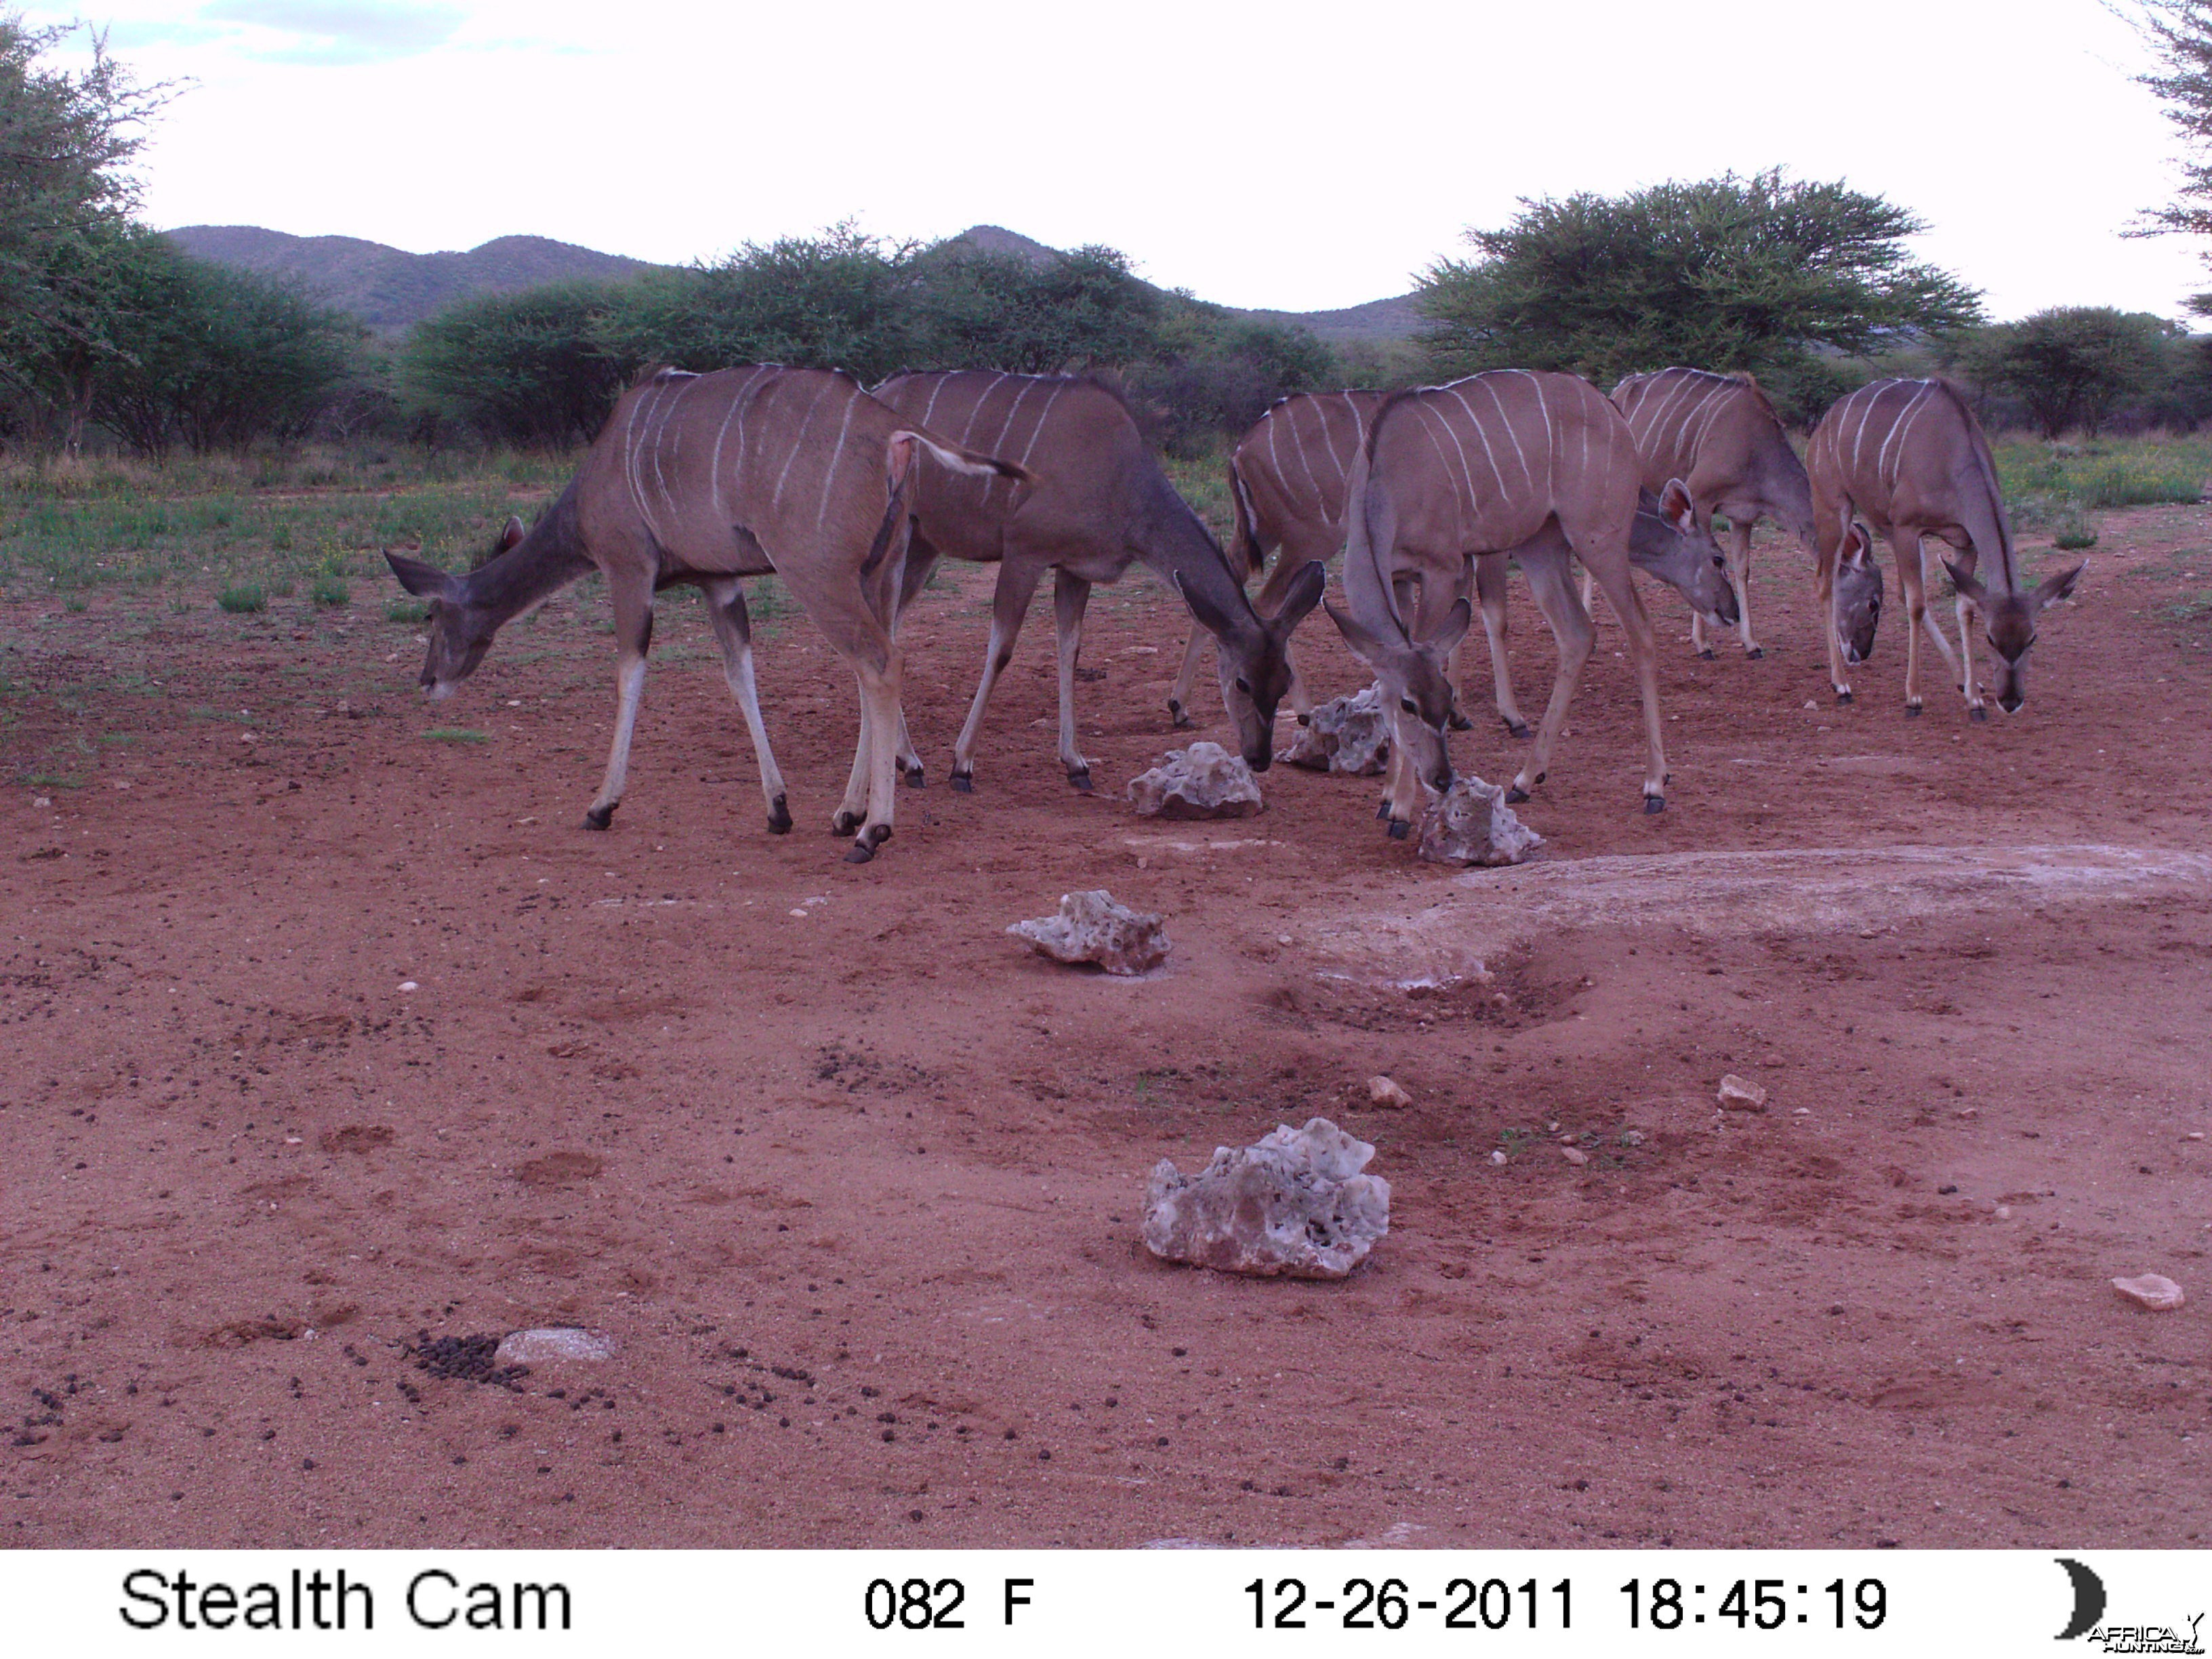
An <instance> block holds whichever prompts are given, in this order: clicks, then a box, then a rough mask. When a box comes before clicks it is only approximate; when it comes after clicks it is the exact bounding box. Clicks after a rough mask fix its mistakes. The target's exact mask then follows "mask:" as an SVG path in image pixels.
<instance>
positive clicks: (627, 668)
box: [584, 576, 653, 829]
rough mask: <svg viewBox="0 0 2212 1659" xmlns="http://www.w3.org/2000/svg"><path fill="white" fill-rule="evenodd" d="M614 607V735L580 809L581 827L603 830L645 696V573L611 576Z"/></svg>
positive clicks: (648, 638) (648, 628) (648, 595)
mask: <svg viewBox="0 0 2212 1659" xmlns="http://www.w3.org/2000/svg"><path fill="white" fill-rule="evenodd" d="M607 586H608V597H609V598H610V599H612V600H613V601H614V610H615V735H614V741H613V743H612V744H610V745H609V747H608V750H607V774H606V776H605V778H604V779H603V780H601V781H600V784H599V794H598V795H597V796H596V797H595V798H594V799H593V800H592V804H591V805H590V806H588V807H586V809H585V811H584V828H586V829H605V828H606V827H607V826H608V825H609V824H611V823H613V822H614V817H615V808H616V807H617V806H619V805H621V804H622V797H623V785H624V783H625V782H627V781H628V780H629V744H630V738H631V737H632V735H633V734H634V733H635V732H636V730H637V705H638V702H639V699H641V697H642V696H644V695H645V656H646V653H647V651H649V650H651V649H652V648H653V582H652V579H651V578H650V577H649V576H648V577H640V578H636V579H632V578H630V577H629V576H623V577H622V578H620V579H618V580H609V582H608V584H607Z"/></svg>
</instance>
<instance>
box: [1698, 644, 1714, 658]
mask: <svg viewBox="0 0 2212 1659" xmlns="http://www.w3.org/2000/svg"><path fill="white" fill-rule="evenodd" d="M1712 659H1713V648H1712V647H1711V646H1710V645H1709V646H1707V647H1705V649H1704V650H1702V651H1700V652H1699V653H1698V660H1699V662H1711V660H1712Z"/></svg>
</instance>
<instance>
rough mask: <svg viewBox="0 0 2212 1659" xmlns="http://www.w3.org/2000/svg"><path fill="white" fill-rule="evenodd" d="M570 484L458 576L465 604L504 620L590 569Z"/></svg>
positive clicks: (497, 621)
mask: <svg viewBox="0 0 2212 1659" xmlns="http://www.w3.org/2000/svg"><path fill="white" fill-rule="evenodd" d="M575 489H576V487H575V485H574V484H573V483H571V484H570V485H569V486H568V489H564V490H563V491H562V492H561V496H560V499H559V500H557V501H555V502H554V503H553V506H552V507H551V508H550V510H549V511H548V512H547V513H545V515H544V517H543V518H541V519H540V520H538V522H537V523H536V524H534V525H532V526H531V527H530V529H529V530H528V531H527V532H525V533H524V535H523V538H522V539H521V540H520V541H519V542H517V543H516V544H514V545H513V547H510V548H508V549H507V551H506V552H504V553H501V555H499V556H498V557H496V558H494V559H490V560H488V561H486V562H484V563H483V564H481V565H478V566H477V568H475V569H474V570H471V572H469V574H467V575H466V576H465V577H463V578H462V579H461V580H462V586H463V588H464V591H465V599H466V601H467V603H468V604H469V605H470V606H471V607H472V608H473V609H476V610H478V611H485V612H487V613H489V615H490V616H491V617H492V618H493V621H494V623H495V624H496V623H504V622H507V621H508V620H510V619H511V618H513V617H518V616H520V615H521V613H522V612H524V611H527V610H529V609H530V608H531V607H532V605H538V604H539V603H541V602H542V601H544V599H548V598H550V597H551V596H552V595H553V594H554V593H556V592H559V591H560V590H561V589H562V588H563V587H566V586H568V584H569V583H570V582H572V581H574V580H576V579H577V578H578V577H579V576H581V575H582V574H584V573H585V572H586V571H587V570H589V569H591V568H592V561H591V558H590V556H588V555H587V554H586V552H585V551H584V549H583V544H582V541H581V539H580V538H579V536H578V535H577V529H576V506H575Z"/></svg>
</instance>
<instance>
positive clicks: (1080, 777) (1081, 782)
mask: <svg viewBox="0 0 2212 1659" xmlns="http://www.w3.org/2000/svg"><path fill="white" fill-rule="evenodd" d="M1067 781H1068V782H1069V784H1070V785H1071V786H1073V787H1074V789H1075V791H1076V793H1079V794H1084V795H1087V794H1089V793H1091V769H1090V768H1089V767H1087V766H1083V767H1075V766H1071V767H1069V768H1068V769H1067Z"/></svg>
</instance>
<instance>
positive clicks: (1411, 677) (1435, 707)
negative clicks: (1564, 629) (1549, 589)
mask: <svg viewBox="0 0 2212 1659" xmlns="http://www.w3.org/2000/svg"><path fill="white" fill-rule="evenodd" d="M1328 618H1329V620H1330V621H1331V622H1333V623H1335V624H1336V629H1337V632H1339V633H1340V634H1341V635H1344V642H1345V643H1346V645H1348V646H1350V647H1352V651H1353V652H1354V653H1356V654H1357V655H1358V657H1359V658H1360V659H1361V660H1362V661H1364V662H1365V663H1366V665H1368V666H1369V667H1370V668H1371V669H1373V670H1374V671H1375V678H1376V679H1378V680H1380V681H1381V682H1382V684H1383V697H1384V700H1385V701H1384V707H1386V708H1389V709H1390V710H1391V711H1392V720H1391V726H1392V730H1393V731H1394V732H1395V734H1396V738H1397V742H1398V745H1399V749H1400V751H1401V756H1402V757H1403V759H1404V760H1405V761H1406V762H1407V763H1409V764H1411V765H1412V767H1413V772H1414V775H1416V776H1417V777H1419V779H1420V781H1422V782H1423V783H1424V784H1425V785H1427V786H1428V787H1430V788H1431V789H1434V790H1437V792H1439V793H1442V792H1443V791H1444V790H1446V789H1449V788H1450V787H1451V785H1452V763H1451V753H1450V750H1449V744H1448V740H1447V736H1446V734H1447V733H1448V732H1449V731H1450V729H1451V719H1452V708H1453V702H1452V687H1451V680H1450V678H1449V676H1448V675H1447V674H1446V673H1445V671H1444V669H1445V665H1446V664H1447V663H1449V661H1450V659H1451V653H1452V650H1453V647H1455V646H1457V645H1458V644H1459V642H1460V640H1461V638H1462V636H1463V635H1465V634H1466V632H1467V629H1468V623H1469V622H1470V621H1472V620H1473V618H1474V609H1473V607H1472V606H1470V605H1468V602H1467V600H1465V599H1458V600H1455V602H1454V603H1453V605H1452V608H1451V609H1450V611H1448V612H1446V613H1445V616H1444V619H1443V622H1442V623H1440V624H1439V625H1438V626H1437V629H1436V630H1435V632H1433V633H1432V634H1431V635H1430V636H1429V637H1428V638H1427V639H1425V640H1422V641H1418V642H1416V641H1413V639H1412V638H1410V637H1409V636H1407V635H1406V634H1405V633H1404V632H1403V631H1402V630H1394V632H1395V634H1396V637H1395V638H1393V637H1389V636H1387V635H1383V634H1382V633H1380V632H1378V631H1376V630H1375V629H1368V628H1365V627H1363V626H1362V625H1361V624H1360V623H1357V622H1355V621H1354V620H1352V617H1349V616H1347V615H1346V614H1345V613H1344V612H1343V611H1339V610H1338V609H1337V608H1336V607H1335V606H1334V605H1331V606H1329V608H1328Z"/></svg>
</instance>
